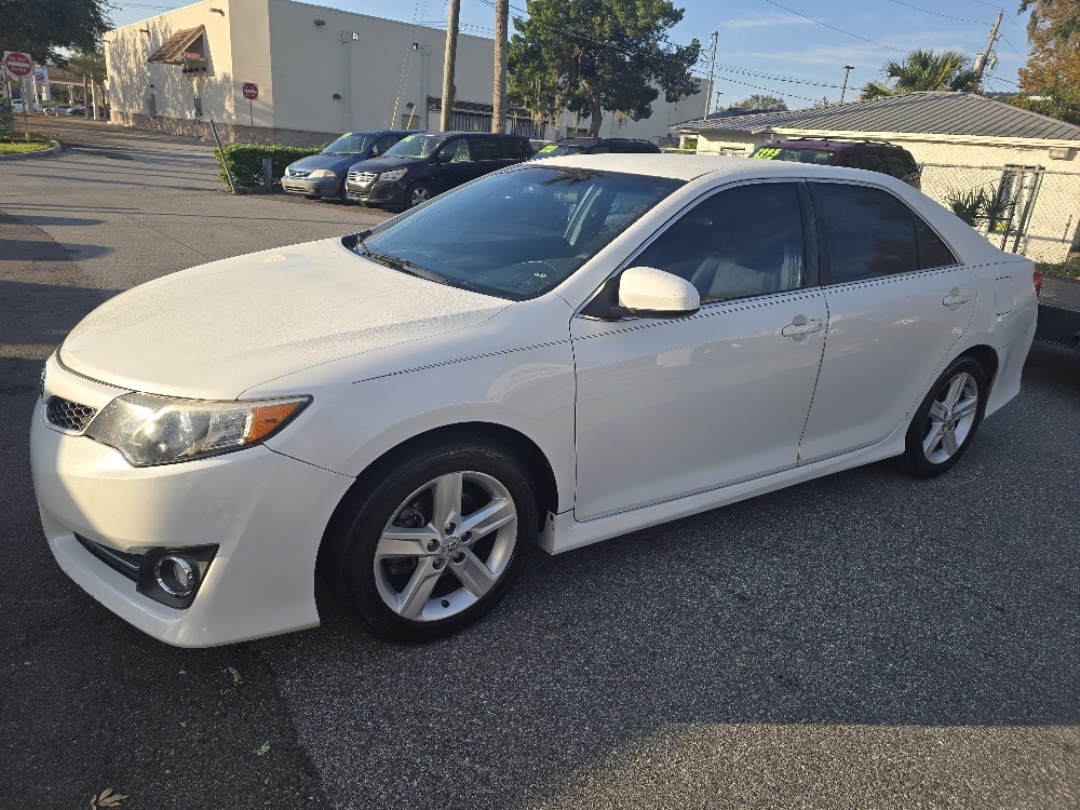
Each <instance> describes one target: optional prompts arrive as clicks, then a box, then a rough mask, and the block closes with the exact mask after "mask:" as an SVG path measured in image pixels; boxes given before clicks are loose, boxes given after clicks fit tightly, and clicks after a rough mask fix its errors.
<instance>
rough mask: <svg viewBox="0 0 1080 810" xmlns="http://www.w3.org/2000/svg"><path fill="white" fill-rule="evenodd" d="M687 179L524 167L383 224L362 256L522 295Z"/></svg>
mask: <svg viewBox="0 0 1080 810" xmlns="http://www.w3.org/2000/svg"><path fill="white" fill-rule="evenodd" d="M682 185H683V181H681V180H671V179H667V178H659V177H647V176H643V175H634V174H620V173H616V172H600V171H590V170H576V169H569V168H566V167H557V166H551V167H548V166H543V165H537V164H534V163H530V164H522V165H521V167H520V168H517V169H513V170H510V171H507V172H499V173H497V174H491V175H488V176H486V177H484V178H482V179H480V180H478V181H477V182H475V183H470V184H469V185H467V186H463V187H461V188H459V189H457V190H456V191H453V192H450V193H449V194H444V195H442V196H440V197H437V198H435V199H434V200H432V201H431V202H430V203H428V204H427V205H424V206H422V207H420V208H417V209H414V210H413V211H411V212H409V213H408V214H406V215H404V216H403V217H398V218H396V219H394V220H392V221H390V222H388V223H387V224H386V225H383V226H380V227H379V228H376V229H375V230H374V231H372V232H371V233H370V234H368V235H366V236H364V238H363V239H358V240H357V243H356V252H357V253H359V254H360V255H366V256H368V257H369V258H371V259H373V260H374V261H378V262H381V263H383V264H387V265H389V266H392V267H395V268H396V269H399V270H401V271H402V272H412V273H414V274H415V275H419V276H423V277H424V278H428V279H431V280H432V281H437V282H440V283H444V284H449V285H452V286H455V287H462V288H465V289H470V290H476V291H477V292H482V293H485V294H487V295H495V296H498V297H500V298H509V299H511V300H514V301H519V300H523V299H526V298H533V297H535V296H538V295H542V294H543V293H545V292H547V291H548V290H550V289H552V288H553V287H555V286H556V285H558V284H559V283H561V282H562V281H563V280H564V279H566V278H568V277H569V276H570V275H571V274H572V273H574V272H575V271H576V270H577V269H578V268H579V267H581V266H582V265H583V264H585V262H587V261H588V260H589V259H591V258H592V257H593V256H595V255H596V254H597V253H598V252H599V251H600V250H601V249H603V248H604V247H606V246H607V245H608V244H609V243H610V242H611V240H613V239H614V238H615V237H616V236H618V235H619V234H620V233H622V232H623V231H624V230H626V228H628V227H629V226H630V225H631V224H632V223H633V222H635V221H636V220H637V219H638V218H639V217H641V216H642V215H643V214H644V213H645V212H646V211H648V210H649V209H651V208H652V207H653V206H655V205H656V204H657V203H658V202H660V201H661V200H662V199H664V198H665V197H667V196H668V195H669V194H671V193H672V192H673V191H675V190H676V189H677V188H679V187H680V186H682ZM362 236H363V235H362Z"/></svg>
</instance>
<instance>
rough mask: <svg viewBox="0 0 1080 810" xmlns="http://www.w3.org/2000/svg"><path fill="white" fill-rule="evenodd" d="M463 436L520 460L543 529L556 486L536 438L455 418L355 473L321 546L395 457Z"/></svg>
mask: <svg viewBox="0 0 1080 810" xmlns="http://www.w3.org/2000/svg"><path fill="white" fill-rule="evenodd" d="M462 436H475V437H480V438H482V437H487V438H490V439H494V440H496V441H498V442H501V443H502V444H504V445H506V446H507V447H508V448H509V449H510V450H511V452H513V453H514V455H516V456H517V457H518V458H519V459H520V460H521V462H522V464H524V465H525V468H526V470H528V472H529V474H530V476H531V478H532V481H533V485H534V486H535V488H536V499H537V513H538V517H539V525H538V526H537V527H536V529H537V530H538V531H539V530H540V529H542V528H543V526H544V522H545V521H546V520H547V514H548V512H557V511H558V507H559V488H558V483H557V481H556V478H555V470H554V468H553V467H552V466H551V462H550V461H549V459H548V457H547V455H546V454H545V453H544V451H543V450H541V449H540V447H539V445H537V444H536V442H534V441H533V440H532V439H530V438H529V437H528V436H526V435H525V434H524V433H522V432H521V431H519V430H516V429H514V428H510V427H506V426H505V425H499V424H495V423H493V422H458V423H455V424H450V425H443V426H441V427H436V428H431V429H430V430H426V431H423V432H422V433H418V434H416V435H415V436H412V437H410V438H408V439H406V440H405V441H403V442H400V443H399V444H397V445H395V446H394V447H391V448H390V449H389V450H387V451H385V452H384V453H383V454H382V455H380V456H379V457H378V458H376V459H374V460H373V461H372V462H371V463H370V464H369V465H368V466H367V467H366V468H365V469H364V470H363V471H362V472H361V473H360V474H359V475H358V476H357V477H356V481H355V482H354V483H353V484H352V485H351V486H350V487H349V489H348V490H347V491H346V492H345V494H344V495H343V496H342V497H341V499H340V500H339V501H338V505H337V507H335V509H334V512H333V514H332V515H331V517H330V520H329V522H328V523H327V526H326V530H325V531H324V533H323V538H322V541H321V543H320V546H322V545H325V544H326V541H327V538H328V537H329V536H330V535H331V534H332V533H334V532H335V531H337V529H338V526H339V525H340V521H341V519H342V516H343V515H345V514H348V513H349V511H350V509H351V507H352V505H353V504H354V503H355V502H356V500H357V499H358V498H361V497H363V495H364V493H366V492H367V491H368V490H369V489H370V488H371V486H372V484H373V482H374V481H377V480H379V478H380V477H381V476H383V475H384V474H385V472H386V470H387V469H388V468H389V467H391V466H392V465H393V464H394V462H395V460H396V459H397V458H399V457H400V456H402V455H404V454H406V453H408V452H409V451H410V450H412V448H413V447H415V446H416V445H418V444H422V443H430V442H432V441H434V440H437V439H441V438H449V437H462Z"/></svg>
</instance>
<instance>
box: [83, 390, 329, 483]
mask: <svg viewBox="0 0 1080 810" xmlns="http://www.w3.org/2000/svg"><path fill="white" fill-rule="evenodd" d="M310 402H311V397H308V396H303V397H293V398H290V399H271V400H261V401H250V402H209V401H203V400H198V399H174V398H172V397H160V396H155V395H153V394H138V393H136V394H125V395H124V396H122V397H117V398H116V399H114V400H113V401H112V402H110V403H109V404H108V405H106V406H105V407H104V408H102V410H101V413H99V414H98V415H97V417H96V418H95V419H94V421H93V422H91V423H90V427H88V428H87V429H86V435H87V436H89V437H90V438H92V439H94V440H95V441H99V442H101V443H102V444H106V445H108V446H109V447H113V448H115V449H117V450H119V451H120V452H121V453H123V454H124V458H126V459H127V460H128V461H129V462H131V463H132V464H133V465H135V466H136V467H150V466H153V465H155V464H172V463H174V462H177V461H190V460H191V459H196V458H205V457H206V456H215V455H218V454H219V453H228V452H230V451H232V450H239V449H241V448H244V447H250V446H251V445H253V444H257V443H258V442H261V441H263V440H264V439H267V438H268V437H270V436H271V435H273V434H274V433H276V432H277V431H278V430H280V429H281V428H283V427H284V426H285V425H286V424H288V423H289V422H291V421H292V420H293V419H294V418H295V417H296V416H297V415H298V414H299V413H300V411H302V410H303V409H304V408H305V407H306V406H307V405H308V404H309V403H310Z"/></svg>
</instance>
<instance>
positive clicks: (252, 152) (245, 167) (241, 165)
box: [214, 143, 323, 186]
mask: <svg viewBox="0 0 1080 810" xmlns="http://www.w3.org/2000/svg"><path fill="white" fill-rule="evenodd" d="M322 150H323V147H322V146H312V147H308V148H306V149H303V148H300V147H297V146H253V145H251V144H245V143H230V144H228V145H227V146H225V147H224V148H223V151H224V152H225V160H226V161H228V163H229V171H230V172H232V179H233V182H234V183H235V184H236V185H238V186H261V185H262V182H263V170H262V163H263V158H270V160H271V161H272V163H273V165H274V177H275V178H277V177H281V176H282V175H283V174H285V167H286V166H288V165H289V164H290V163H292V162H293V161H296V160H299V159H300V158H302V157H307V156H308V155H317V154H318V153H319V152H321V151H322ZM214 157H215V159H216V160H217V165H218V177H220V178H221V182H222V183H226V184H227V183H228V182H229V178H228V177H227V176H226V175H225V165H224V164H223V163H222V161H221V152H218V151H217V150H216V149H215V150H214Z"/></svg>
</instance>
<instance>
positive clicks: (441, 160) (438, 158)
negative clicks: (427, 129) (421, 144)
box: [435, 152, 454, 163]
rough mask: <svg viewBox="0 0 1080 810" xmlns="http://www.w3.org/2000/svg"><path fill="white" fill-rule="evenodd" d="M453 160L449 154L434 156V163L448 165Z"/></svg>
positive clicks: (443, 153)
mask: <svg viewBox="0 0 1080 810" xmlns="http://www.w3.org/2000/svg"><path fill="white" fill-rule="evenodd" d="M453 159H454V156H453V155H451V154H450V153H449V152H439V154H438V155H436V156H435V162H436V163H449V162H450V161H451V160H453Z"/></svg>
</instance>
